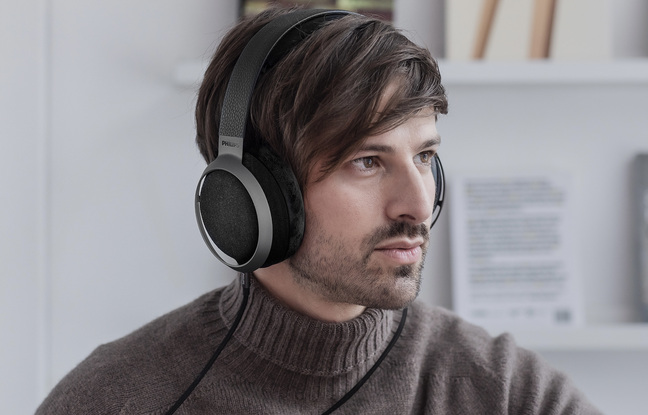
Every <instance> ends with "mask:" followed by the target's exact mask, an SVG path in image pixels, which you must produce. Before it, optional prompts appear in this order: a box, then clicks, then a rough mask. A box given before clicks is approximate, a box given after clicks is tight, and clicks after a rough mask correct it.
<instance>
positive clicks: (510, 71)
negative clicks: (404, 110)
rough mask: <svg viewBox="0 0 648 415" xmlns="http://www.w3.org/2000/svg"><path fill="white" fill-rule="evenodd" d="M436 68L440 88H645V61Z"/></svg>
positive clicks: (475, 64) (444, 64) (448, 64)
mask: <svg viewBox="0 0 648 415" xmlns="http://www.w3.org/2000/svg"><path fill="white" fill-rule="evenodd" d="M439 68H440V70H441V79H442V82H443V84H444V85H502V84H503V85H507V84H513V85H515V84H520V85H525V84H526V85H534V84H538V85H545V84H568V85H591V84H599V85H600V84H626V85H628V84H630V85H634V84H646V85H648V59H636V60H618V61H610V62H562V61H560V62H556V61H550V60H546V61H526V62H522V61H520V62H492V61H480V62H449V61H443V60H440V61H439Z"/></svg>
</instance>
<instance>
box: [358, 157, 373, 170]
mask: <svg viewBox="0 0 648 415" xmlns="http://www.w3.org/2000/svg"><path fill="white" fill-rule="evenodd" d="M353 164H355V165H356V166H357V167H360V168H361V169H363V170H370V169H373V168H375V167H376V166H377V165H378V163H377V161H376V159H375V158H373V157H361V158H359V159H355V160H353Z"/></svg>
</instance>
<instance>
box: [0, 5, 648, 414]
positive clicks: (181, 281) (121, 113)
mask: <svg viewBox="0 0 648 415" xmlns="http://www.w3.org/2000/svg"><path fill="white" fill-rule="evenodd" d="M414 3H416V1H415V0H406V1H402V2H400V3H399V6H398V7H401V8H402V9H401V12H400V13H401V14H400V17H399V15H398V14H397V16H396V19H397V22H399V21H405V20H399V19H406V18H405V16H406V15H407V14H409V15H410V16H414V15H413V14H412V12H411V11H412V9H411V8H410V7H415V4H414ZM405 5H407V7H405ZM236 13H237V10H236V1H230V2H214V1H209V0H186V1H182V2H180V1H171V0H158V1H152V0H147V1H137V2H132V1H125V0H113V1H110V2H87V1H81V0H40V1H23V0H8V1H4V2H2V4H1V5H0V65H1V66H0V68H1V69H2V71H1V72H0V86H1V90H0V117H1V118H0V146H1V147H0V169H1V170H0V183H1V187H0V189H1V190H2V195H3V196H2V203H0V226H1V228H0V333H1V334H0V336H1V337H0V339H1V340H0V368H1V369H0V382H1V383H0V402H2V403H3V412H6V413H11V414H27V413H32V412H33V411H34V409H35V407H36V405H37V404H38V402H39V401H40V400H41V399H42V398H43V397H44V395H45V394H46V393H47V392H48V391H49V389H50V388H51V387H52V386H53V385H54V384H55V383H56V382H57V381H58V380H59V379H60V378H61V377H62V376H63V375H64V374H65V373H67V372H68V371H69V370H70V369H71V368H72V367H73V366H74V365H76V364H77V363H78V362H79V361H80V360H81V359H83V358H84V357H85V356H87V355H88V354H89V353H90V352H91V351H92V350H93V349H94V348H95V347H96V346H97V345H99V344H100V343H103V342H106V341H110V340H112V339H114V338H116V337H119V336H122V335H124V334H126V333H128V332H130V331H131V330H133V329H135V328H136V327H139V326H140V325H142V324H144V323H145V322H147V321H149V320H151V319H152V318H154V317H156V316H158V315H160V314H162V313H164V312H166V311H169V310H171V309H173V308H175V307H176V306H178V305H180V304H183V303H186V302H187V301H190V300H191V299H193V298H195V297H196V296H198V295H199V294H201V293H203V292H205V291H207V290H210V289H212V288H214V287H217V286H220V285H222V284H224V283H225V282H226V281H227V280H229V279H230V278H231V276H232V274H231V272H229V271H226V270H224V269H223V268H222V267H221V266H219V265H218V264H217V263H216V261H215V260H214V259H213V258H212V257H211V254H210V253H209V252H208V251H207V249H206V248H205V247H204V246H203V243H202V240H201V239H200V236H199V234H198V232H197V229H196V225H195V223H194V217H193V215H194V213H193V205H192V203H193V191H194V187H195V185H196V181H197V179H198V177H199V175H200V172H201V171H202V169H203V167H204V163H203V161H202V160H201V158H200V157H199V155H198V153H197V151H196V150H195V146H194V144H193V135H194V123H193V118H192V117H193V113H192V111H193V104H194V97H195V93H194V90H193V88H184V87H179V86H177V85H176V84H174V82H173V71H174V69H175V66H176V64H177V63H179V62H181V61H184V60H187V59H202V58H205V59H207V58H208V57H209V55H210V53H211V52H212V51H213V48H214V46H215V44H216V43H217V42H218V40H219V39H220V37H221V35H222V34H223V31H224V29H225V28H226V27H227V26H228V25H229V24H231V23H232V22H233V21H234V19H235V16H236ZM414 17H418V20H417V21H418V23H413V25H414V26H413V27H414V28H416V25H417V24H418V25H419V26H418V28H419V32H417V33H414V34H413V35H414V36H418V37H419V38H420V39H428V40H427V41H425V43H428V44H429V45H430V46H431V47H436V46H434V44H435V43H434V41H432V40H430V38H429V37H430V32H429V27H426V26H425V25H423V24H421V22H420V20H421V19H420V16H414ZM412 19H413V17H412ZM413 21H414V20H413ZM426 30H427V32H426ZM449 95H450V105H451V106H450V108H451V115H449V116H448V117H445V118H443V119H442V121H441V122H440V124H439V129H440V131H441V133H442V135H443V137H444V144H443V149H442V152H443V153H442V154H443V158H444V162H445V166H446V168H447V170H448V174H449V175H452V173H453V171H459V170H461V169H464V168H468V167H472V168H478V167H488V166H490V165H493V164H496V163H500V162H502V161H503V160H510V158H509V157H508V156H510V154H516V156H519V160H520V161H519V163H523V162H525V161H527V162H530V163H535V164H536V165H537V166H540V167H544V166H548V167H549V168H555V167H561V168H567V169H572V170H573V171H574V173H575V174H576V175H577V176H578V177H579V179H580V180H581V183H582V186H581V187H580V190H579V197H580V200H581V202H582V206H583V212H586V213H585V214H584V215H583V218H582V220H581V222H580V223H579V229H580V230H581V231H582V235H583V236H582V238H583V241H582V244H581V248H580V249H581V251H580V255H581V256H582V257H583V258H587V259H590V258H594V260H592V261H584V262H585V264H584V274H585V275H587V277H588V279H587V286H586V290H588V294H587V296H586V298H587V311H588V316H589V317H590V318H594V319H595V321H602V320H604V319H605V316H606V315H608V314H606V313H600V312H599V311H600V310H601V307H603V309H604V310H612V312H617V313H619V315H614V316H613V317H612V319H613V320H615V321H618V320H621V319H626V318H634V314H633V313H634V311H633V310H634V309H633V308H632V307H628V306H627V304H628V302H629V301H630V302H631V301H632V291H631V288H630V284H631V275H632V271H633V270H632V267H631V265H629V260H630V257H629V253H628V249H630V248H631V247H630V246H629V242H628V240H627V237H628V236H629V235H630V231H631V224H630V223H629V222H628V220H627V219H626V216H624V215H625V214H626V213H627V211H628V209H629V204H628V198H627V196H628V193H629V185H628V181H627V179H628V159H629V157H630V155H631V154H633V153H634V152H636V151H638V150H640V149H644V150H648V148H647V146H646V144H647V143H648V137H647V136H646V134H645V133H644V132H643V131H644V130H645V128H646V125H645V123H644V122H643V121H642V120H643V119H644V114H643V113H644V111H645V108H646V107H647V105H646V104H647V103H648V102H646V101H647V96H648V92H647V91H646V88H645V87H644V88H632V89H631V88H621V89H618V90H617V89H611V88H607V87H602V88H600V89H595V90H589V89H588V90H585V89H582V88H579V87H574V88H567V89H564V88H549V89H548V90H546V91H545V90H538V89H537V88H536V89H534V88H527V90H524V89H523V90H515V91H513V90H510V89H507V88H500V87H478V88H474V87H454V88H453V87H449ZM491 102H493V103H494V104H491ZM485 155H486V156H485ZM604 167H607V168H604ZM602 189H604V190H602ZM433 238H434V246H435V249H434V250H433V251H432V252H431V253H430V255H429V261H428V271H427V274H428V275H427V276H426V282H425V284H424V292H423V293H422V297H423V299H424V300H425V301H428V302H434V303H438V304H441V305H446V306H450V305H451V304H450V300H449V299H450V289H451V284H450V271H451V270H450V265H449V264H450V260H449V257H450V252H449V247H448V245H449V244H448V238H449V231H448V221H447V216H445V217H444V218H443V219H442V220H441V221H440V223H439V225H438V228H437V229H436V230H435V233H434V236H433ZM615 310H616V311H615ZM627 356H628V357H626V355H625V354H623V355H620V356H612V357H610V354H605V353H602V354H600V353H599V354H596V353H593V354H592V353H590V354H588V355H585V356H580V357H578V358H574V354H572V353H553V354H548V355H547V357H548V358H549V359H550V361H552V362H555V364H556V365H557V366H559V367H561V368H564V369H565V370H568V371H569V373H570V374H573V375H574V377H575V379H577V380H579V379H583V380H584V381H585V380H588V379H589V380H590V382H589V383H587V384H586V385H584V386H585V388H586V392H590V391H591V392H592V393H595V394H596V395H597V396H595V397H596V398H597V399H599V401H600V402H601V403H602V407H603V405H608V406H605V407H606V408H617V409H618V408H621V409H619V412H616V413H633V412H632V409H633V408H639V406H638V405H639V404H640V403H641V399H640V398H641V396H633V395H632V394H626V395H628V396H624V397H625V398H626V399H625V400H624V401H623V402H621V405H626V406H625V407H623V406H616V407H615V406H610V405H613V403H614V397H615V395H617V394H618V393H619V391H615V390H613V389H609V390H607V391H606V390H604V389H605V388H603V387H601V386H600V385H601V384H603V383H607V385H608V387H609V388H612V387H613V386H614V385H615V384H616V382H617V381H624V379H625V381H626V383H630V382H632V384H634V383H639V384H641V382H642V377H641V374H642V373H641V368H642V367H644V368H645V366H641V365H638V364H636V362H637V360H642V361H645V360H644V359H647V357H646V353H636V354H632V355H627ZM605 362H610V366H614V367H616V368H618V370H617V372H612V370H611V369H610V370H609V371H607V372H605V375H602V374H601V373H599V372H598V371H597V370H593V369H592V367H599V365H600V364H601V363H605ZM612 363H614V364H612ZM603 366H605V364H603ZM621 370H623V371H626V370H627V373H629V374H625V375H624V372H622V371H621ZM643 372H645V370H644V371H643ZM610 374H611V375H610ZM622 378H623V379H622ZM622 387H623V386H622ZM585 388H584V389H585ZM625 390H626V391H627V390H629V389H627V388H626V389H625ZM633 398H634V400H633ZM626 410H627V411H626ZM610 413H615V412H614V411H610Z"/></svg>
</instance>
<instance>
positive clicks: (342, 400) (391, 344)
mask: <svg viewBox="0 0 648 415" xmlns="http://www.w3.org/2000/svg"><path fill="white" fill-rule="evenodd" d="M406 318H407V308H404V309H403V315H402V317H401V320H400V323H398V328H397V329H396V333H394V337H392V338H391V340H390V341H389V344H388V345H387V347H386V348H385V350H384V351H383V352H382V354H381V355H380V357H379V358H378V360H376V363H374V365H373V366H371V369H369V371H368V372H367V373H366V374H365V375H364V376H363V377H362V379H360V381H358V383H356V384H355V386H354V387H353V388H352V389H351V390H350V391H348V392H347V393H346V394H345V395H344V396H343V397H342V398H340V400H339V401H337V402H336V403H335V404H334V405H333V406H331V407H330V408H329V409H328V410H327V411H326V412H324V413H323V414H322V415H328V414H330V413H333V411H335V410H337V409H338V408H339V407H340V406H342V405H344V403H345V402H346V401H348V400H349V399H350V398H351V397H352V396H353V395H354V394H355V393H356V392H357V391H358V389H360V388H361V387H362V385H364V383H365V382H366V381H367V380H369V378H370V377H371V375H373V373H374V372H375V371H376V369H378V366H380V364H381V363H382V361H383V360H385V358H386V357H387V355H388V354H389V351H390V350H391V349H392V347H394V345H395V344H396V340H398V338H399V337H400V335H401V332H402V331H403V327H404V326H405V319H406Z"/></svg>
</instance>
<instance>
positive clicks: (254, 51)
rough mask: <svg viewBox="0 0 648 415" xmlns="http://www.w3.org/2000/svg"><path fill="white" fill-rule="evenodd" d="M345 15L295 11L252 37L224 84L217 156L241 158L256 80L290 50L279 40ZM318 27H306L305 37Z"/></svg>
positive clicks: (327, 11) (345, 13)
mask: <svg viewBox="0 0 648 415" xmlns="http://www.w3.org/2000/svg"><path fill="white" fill-rule="evenodd" d="M348 14H352V13H351V12H348V11H344V10H318V9H310V10H297V11H295V12H292V13H288V14H284V15H281V16H279V17H277V18H275V19H273V20H272V21H270V22H269V23H267V24H266V25H265V26H263V27H262V28H261V29H260V30H259V31H258V32H257V33H255V34H254V36H252V39H250V41H249V42H248V43H247V45H246V46H245V48H244V49H243V51H242V52H241V55H240V56H239V58H238V60H237V61H236V64H235V66H234V69H233V71H232V74H231V75H230V79H229V82H228V84H227V90H226V91H225V98H224V100H223V106H222V108H223V109H222V113H221V119H220V127H219V130H218V135H219V138H218V154H223V153H225V154H232V155H234V156H236V157H237V158H238V159H239V160H240V159H241V158H242V154H243V139H244V138H245V126H246V124H247V119H248V114H249V107H250V101H251V99H252V94H253V93H254V87H255V85H256V83H257V79H258V78H259V75H260V74H261V71H262V70H263V68H264V67H265V65H266V63H267V62H268V61H273V62H272V63H276V61H278V60H279V59H281V57H282V56H283V55H284V54H285V53H286V52H287V51H288V50H290V49H291V48H290V47H281V45H280V42H281V40H282V39H284V37H285V36H286V35H287V34H288V33H290V32H292V31H293V30H294V29H296V28H298V27H301V26H304V25H305V24H307V23H309V22H314V21H318V22H319V21H321V20H322V19H336V18H340V17H342V16H344V15H348ZM318 26H319V25H317V26H316V27H313V28H310V30H308V31H307V32H306V34H310V33H311V32H312V31H313V30H315V29H316V28H317V27H318ZM289 46H292V45H289ZM278 55H279V56H278Z"/></svg>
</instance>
